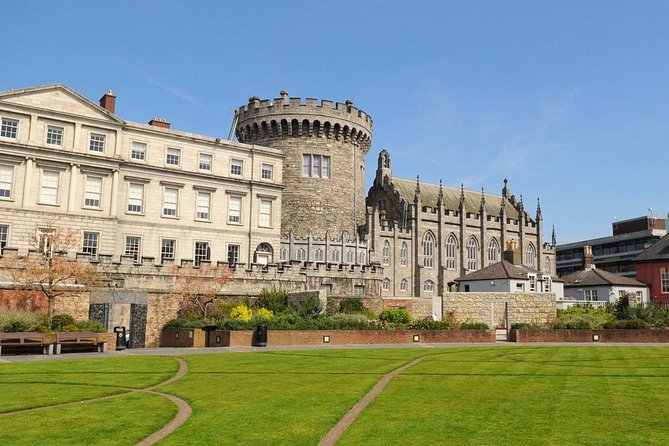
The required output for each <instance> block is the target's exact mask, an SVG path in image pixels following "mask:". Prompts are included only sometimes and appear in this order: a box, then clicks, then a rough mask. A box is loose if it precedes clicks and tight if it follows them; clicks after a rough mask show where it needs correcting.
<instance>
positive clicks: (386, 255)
mask: <svg viewBox="0 0 669 446" xmlns="http://www.w3.org/2000/svg"><path fill="white" fill-rule="evenodd" d="M383 264H384V265H390V242H389V241H388V240H386V241H385V242H383Z"/></svg>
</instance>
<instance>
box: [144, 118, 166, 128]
mask: <svg viewBox="0 0 669 446" xmlns="http://www.w3.org/2000/svg"><path fill="white" fill-rule="evenodd" d="M149 125H152V126H154V127H160V128H163V129H169V128H170V123H169V122H168V121H166V120H165V119H163V118H153V119H152V120H150V121H149Z"/></svg>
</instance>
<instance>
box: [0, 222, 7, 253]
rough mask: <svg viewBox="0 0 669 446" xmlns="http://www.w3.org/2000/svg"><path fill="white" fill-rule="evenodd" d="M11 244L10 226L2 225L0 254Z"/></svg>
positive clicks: (0, 228) (0, 226)
mask: <svg viewBox="0 0 669 446" xmlns="http://www.w3.org/2000/svg"><path fill="white" fill-rule="evenodd" d="M8 243H9V225H4V224H3V225H0V254H2V250H3V249H5V247H6V246H7V244H8Z"/></svg>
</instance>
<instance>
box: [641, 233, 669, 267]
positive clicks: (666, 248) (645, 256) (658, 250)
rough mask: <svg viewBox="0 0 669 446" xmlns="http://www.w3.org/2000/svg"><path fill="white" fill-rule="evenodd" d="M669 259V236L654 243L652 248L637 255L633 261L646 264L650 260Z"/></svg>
mask: <svg viewBox="0 0 669 446" xmlns="http://www.w3.org/2000/svg"><path fill="white" fill-rule="evenodd" d="M667 259H669V234H667V235H665V236H664V237H662V238H661V239H660V240H658V241H657V242H655V243H654V244H653V246H651V247H650V248H648V249H646V250H645V251H644V252H642V253H641V254H639V255H638V256H637V258H636V259H635V260H636V261H637V262H646V261H650V260H667Z"/></svg>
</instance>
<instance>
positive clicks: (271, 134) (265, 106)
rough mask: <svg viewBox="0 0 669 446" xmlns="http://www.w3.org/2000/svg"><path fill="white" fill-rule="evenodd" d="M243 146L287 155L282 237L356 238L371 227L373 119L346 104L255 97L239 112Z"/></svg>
mask: <svg viewBox="0 0 669 446" xmlns="http://www.w3.org/2000/svg"><path fill="white" fill-rule="evenodd" d="M235 120H236V126H235V134H236V136H237V139H238V140H239V141H240V142H243V143H247V144H257V145H261V146H266V147H273V148H278V149H281V150H282V151H283V154H284V161H283V183H284V185H285V189H284V191H283V196H282V208H281V234H282V235H288V234H289V233H290V231H291V230H292V231H293V233H294V235H295V236H296V237H305V236H306V235H307V234H308V233H312V234H313V235H314V236H316V237H323V236H324V235H325V233H326V232H327V231H329V233H330V237H332V238H338V237H339V236H340V235H341V233H342V232H343V231H347V232H348V233H349V234H351V236H353V237H355V234H356V233H357V229H358V226H359V225H362V224H364V222H365V184H364V183H365V156H366V155H367V152H368V151H369V148H370V146H371V143H372V118H370V117H369V115H367V114H366V113H365V112H363V111H362V110H359V109H357V108H355V107H353V101H351V100H348V101H346V102H345V103H343V104H342V103H339V102H337V103H336V104H334V103H333V102H332V101H327V100H322V101H321V102H320V104H318V103H317V100H316V99H311V98H307V99H306V103H302V101H301V100H300V98H290V99H289V98H288V92H286V91H282V92H281V97H280V98H276V99H274V100H273V101H272V100H270V99H263V100H260V99H259V98H258V97H256V96H253V97H251V98H250V99H249V103H248V104H247V105H245V106H243V107H240V108H239V109H237V110H236V111H235Z"/></svg>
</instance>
